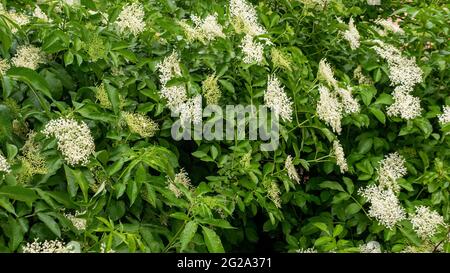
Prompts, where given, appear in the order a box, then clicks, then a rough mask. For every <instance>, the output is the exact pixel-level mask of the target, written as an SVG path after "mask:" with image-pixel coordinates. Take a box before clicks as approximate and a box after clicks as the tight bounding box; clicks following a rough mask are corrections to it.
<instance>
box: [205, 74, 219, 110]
mask: <svg viewBox="0 0 450 273" xmlns="http://www.w3.org/2000/svg"><path fill="white" fill-rule="evenodd" d="M202 94H203V96H204V97H205V100H206V104H208V105H214V104H218V103H219V100H220V98H221V97H222V92H221V91H220V88H219V84H218V83H217V77H216V75H215V74H212V75H209V76H208V77H207V78H206V79H205V80H204V81H203V82H202Z"/></svg>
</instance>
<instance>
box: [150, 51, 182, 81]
mask: <svg viewBox="0 0 450 273" xmlns="http://www.w3.org/2000/svg"><path fill="white" fill-rule="evenodd" d="M156 68H157V69H158V70H159V81H160V82H161V85H163V86H164V85H166V83H167V82H168V81H169V80H170V79H172V78H173V77H179V76H181V67H180V59H179V57H178V53H177V52H175V51H173V52H172V53H171V54H170V55H169V56H167V57H165V58H164V59H163V60H162V61H161V62H160V63H158V64H157V65H156Z"/></svg>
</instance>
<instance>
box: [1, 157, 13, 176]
mask: <svg viewBox="0 0 450 273" xmlns="http://www.w3.org/2000/svg"><path fill="white" fill-rule="evenodd" d="M0 172H4V173H10V172H11V166H10V165H9V163H8V161H6V158H5V157H4V156H3V155H1V154H0Z"/></svg>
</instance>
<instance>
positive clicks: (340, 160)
mask: <svg viewBox="0 0 450 273" xmlns="http://www.w3.org/2000/svg"><path fill="white" fill-rule="evenodd" d="M333 153H334V156H335V157H336V164H337V165H338V166H339V168H340V169H341V173H344V172H346V171H348V165H347V160H346V159H345V153H344V149H343V148H342V145H341V143H340V142H339V140H335V141H333Z"/></svg>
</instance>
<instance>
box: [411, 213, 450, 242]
mask: <svg viewBox="0 0 450 273" xmlns="http://www.w3.org/2000/svg"><path fill="white" fill-rule="evenodd" d="M410 221H411V223H412V225H413V229H414V231H415V232H416V233H417V235H419V237H420V238H422V239H427V238H431V237H433V236H434V235H435V234H436V232H437V231H438V228H439V226H446V224H445V222H444V218H443V217H442V216H441V215H439V213H437V212H436V211H433V210H431V209H430V208H429V207H426V206H417V207H416V208H415V213H412V214H411V215H410Z"/></svg>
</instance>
